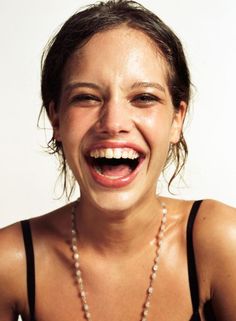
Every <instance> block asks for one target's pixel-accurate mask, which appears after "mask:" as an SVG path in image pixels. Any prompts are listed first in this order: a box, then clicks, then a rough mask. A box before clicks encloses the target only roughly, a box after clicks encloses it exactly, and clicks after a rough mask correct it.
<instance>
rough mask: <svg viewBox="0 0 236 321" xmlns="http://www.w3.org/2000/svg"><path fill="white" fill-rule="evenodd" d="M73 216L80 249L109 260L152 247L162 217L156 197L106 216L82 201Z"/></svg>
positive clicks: (103, 212) (106, 213)
mask: <svg viewBox="0 0 236 321" xmlns="http://www.w3.org/2000/svg"><path fill="white" fill-rule="evenodd" d="M76 213H77V214H76V215H77V228H78V234H79V240H80V246H82V247H86V246H89V247H92V248H93V249H94V250H96V251H97V252H100V254H102V255H109V256H111V255H112V256H114V255H119V256H121V255H124V256H126V255H130V254H131V253H136V251H137V250H138V251H140V250H141V249H142V248H143V249H145V248H146V247H147V246H150V245H155V238H156V235H157V233H158V229H159V226H160V222H161V217H162V211H161V204H160V201H159V200H158V199H157V198H156V197H152V199H151V200H150V201H148V202H147V200H145V202H143V203H141V204H138V205H136V206H135V207H132V208H131V209H127V210H125V211H119V212H118V211H117V212H114V211H113V212H109V213H108V212H105V211H101V210H99V209H97V208H95V207H94V206H92V205H91V204H90V203H88V202H86V201H84V200H83V198H81V200H80V202H79V204H78V206H77V210H76Z"/></svg>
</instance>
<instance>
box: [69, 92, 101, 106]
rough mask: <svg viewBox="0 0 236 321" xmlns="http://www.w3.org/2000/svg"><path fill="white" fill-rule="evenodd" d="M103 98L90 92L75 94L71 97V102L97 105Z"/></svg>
mask: <svg viewBox="0 0 236 321" xmlns="http://www.w3.org/2000/svg"><path fill="white" fill-rule="evenodd" d="M101 101H102V100H101V99H100V98H99V97H97V96H94V95H90V94H79V95H75V96H73V97H72V98H71V99H70V103H76V104H79V105H86V106H87V105H97V104H98V103H100V102H101Z"/></svg>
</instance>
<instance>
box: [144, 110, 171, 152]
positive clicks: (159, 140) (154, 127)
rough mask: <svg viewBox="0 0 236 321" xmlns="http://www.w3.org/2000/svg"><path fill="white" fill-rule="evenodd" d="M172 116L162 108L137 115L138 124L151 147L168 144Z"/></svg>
mask: <svg viewBox="0 0 236 321" xmlns="http://www.w3.org/2000/svg"><path fill="white" fill-rule="evenodd" d="M171 124H172V118H171V114H170V113H167V112H166V111H164V110H154V111H152V112H150V111H149V112H146V113H143V114H142V115H141V116H140V117H139V124H138V126H139V127H140V129H141V130H142V132H143V134H144V136H145V138H146V140H147V142H148V144H149V145H151V147H155V146H157V147H160V145H169V140H170V133H171Z"/></svg>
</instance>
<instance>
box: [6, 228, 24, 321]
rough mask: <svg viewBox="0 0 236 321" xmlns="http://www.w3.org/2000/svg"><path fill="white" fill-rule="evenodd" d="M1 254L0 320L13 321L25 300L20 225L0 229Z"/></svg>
mask: <svg viewBox="0 0 236 321" xmlns="http://www.w3.org/2000/svg"><path fill="white" fill-rule="evenodd" d="M0 253H1V262H0V293H1V300H0V311H1V312H0V319H1V320H11V318H10V317H11V316H12V315H14V314H16V311H18V310H19V309H20V305H21V303H20V301H21V300H20V298H25V286H24V284H25V272H24V271H25V254H24V246H23V240H22V233H21V227H20V224H19V223H16V224H13V225H11V226H8V227H5V228H2V229H0ZM21 302H23V300H22V301H21Z"/></svg>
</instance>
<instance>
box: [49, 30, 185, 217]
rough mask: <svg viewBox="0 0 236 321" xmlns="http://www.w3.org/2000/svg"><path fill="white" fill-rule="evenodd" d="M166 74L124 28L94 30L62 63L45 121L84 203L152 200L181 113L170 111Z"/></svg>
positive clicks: (145, 42) (143, 42) (103, 205)
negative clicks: (57, 91) (57, 92)
mask: <svg viewBox="0 0 236 321" xmlns="http://www.w3.org/2000/svg"><path fill="white" fill-rule="evenodd" d="M166 75H167V68H166V63H165V61H164V59H163V58H162V56H161V55H160V53H159V52H158V50H157V48H156V46H155V44H154V43H153V42H152V40H150V39H149V38H148V37H147V36H146V35H145V34H144V33H143V32H141V31H138V30H135V29H131V28H129V27H127V26H121V27H117V28H115V29H112V30H109V31H105V32H102V33H98V34H96V35H95V36H93V37H92V38H91V39H90V40H89V42H88V43H87V44H86V45H85V46H84V47H83V48H82V49H80V50H78V51H76V52H75V53H74V54H73V55H72V57H71V58H70V59H69V61H68V62H67V64H66V66H65V71H64V75H63V83H62V91H61V99H60V105H59V106H58V112H57V113H56V112H55V111H54V108H53V103H51V106H50V109H51V121H52V124H53V126H54V136H55V138H56V139H57V140H58V141H61V142H62V145H63V150H64V152H65V156H66V159H67V161H68V164H69V166H70V167H71V169H72V171H73V173H74V176H75V177H76V179H77V181H78V182H79V185H80V190H81V198H82V199H83V200H87V201H90V202H91V204H93V206H95V207H97V208H99V209H102V210H114V211H119V210H126V209H128V208H130V207H132V206H134V205H135V204H138V202H139V201H142V200H147V199H148V198H153V197H154V195H155V191H156V183H157V180H158V177H159V175H160V173H161V171H162V169H163V166H164V164H165V161H166V157H167V152H168V149H169V145H170V143H176V142H177V141H178V139H179V135H180V130H181V126H182V122H183V118H184V111H185V104H184V103H182V104H181V108H180V111H179V112H178V113H176V112H175V111H174V108H173V105H172V102H171V96H170V93H169V90H168V87H167V82H166V78H167V77H166Z"/></svg>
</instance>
